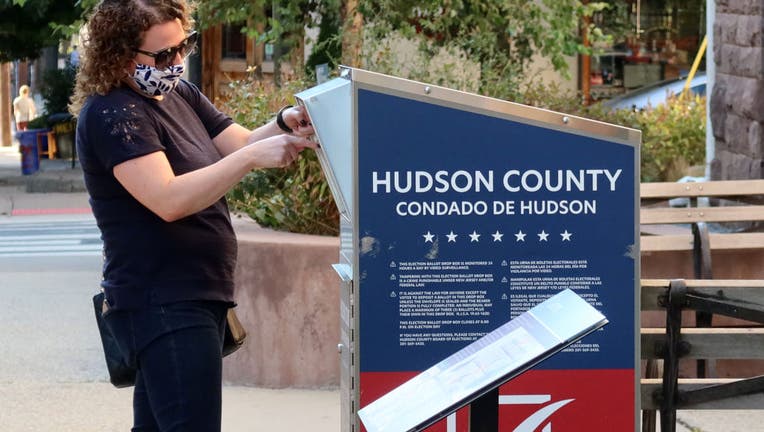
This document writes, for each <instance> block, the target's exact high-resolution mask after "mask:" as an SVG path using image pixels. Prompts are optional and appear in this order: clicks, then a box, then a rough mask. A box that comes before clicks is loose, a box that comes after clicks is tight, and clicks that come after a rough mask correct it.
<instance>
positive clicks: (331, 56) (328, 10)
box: [305, 2, 342, 77]
mask: <svg viewBox="0 0 764 432" xmlns="http://www.w3.org/2000/svg"><path fill="white" fill-rule="evenodd" d="M329 3H336V4H324V5H322V9H321V10H320V13H321V23H320V24H319V26H318V29H319V32H318V38H317V40H316V44H315V46H313V51H312V52H311V54H310V56H309V57H308V60H307V61H306V62H305V71H306V72H307V74H308V76H311V77H312V76H314V75H315V73H316V66H318V65H320V64H323V63H326V64H328V65H329V70H333V69H334V68H335V67H336V66H337V65H338V64H339V62H340V57H341V56H342V40H341V36H340V27H341V25H342V22H341V19H340V10H339V3H338V2H329Z"/></svg>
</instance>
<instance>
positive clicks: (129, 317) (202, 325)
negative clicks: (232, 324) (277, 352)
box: [104, 301, 228, 432]
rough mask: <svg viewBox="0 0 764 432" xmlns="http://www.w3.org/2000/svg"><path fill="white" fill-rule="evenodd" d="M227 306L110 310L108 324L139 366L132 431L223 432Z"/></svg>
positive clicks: (202, 303)
mask: <svg viewBox="0 0 764 432" xmlns="http://www.w3.org/2000/svg"><path fill="white" fill-rule="evenodd" d="M227 309H228V305H227V304H226V303H223V302H214V301H190V302H180V303H173V304H170V305H164V306H151V307H148V308H146V309H141V310H135V311H110V312H107V313H106V315H104V319H105V322H106V324H107V325H108V326H109V328H110V330H111V331H112V333H113V334H114V336H115V338H116V339H117V341H118V343H119V345H120V350H121V351H122V353H123V354H124V355H125V357H126V358H127V359H128V362H129V363H130V364H132V365H135V366H137V368H138V375H137V376H136V383H135V391H134V393H133V418H134V420H133V421H134V426H133V429H132V431H133V432H144V431H162V432H170V431H173V432H178V431H183V432H219V431H220V419H221V405H222V365H223V361H222V348H223V332H224V330H225V327H224V326H225V317H226V311H227Z"/></svg>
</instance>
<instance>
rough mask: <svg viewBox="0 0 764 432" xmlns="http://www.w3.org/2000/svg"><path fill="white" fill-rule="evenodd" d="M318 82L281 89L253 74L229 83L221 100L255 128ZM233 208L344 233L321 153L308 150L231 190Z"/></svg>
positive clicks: (266, 219) (283, 225) (281, 224)
mask: <svg viewBox="0 0 764 432" xmlns="http://www.w3.org/2000/svg"><path fill="white" fill-rule="evenodd" d="M312 85H314V84H313V83H309V82H307V81H304V80H302V79H293V80H291V81H288V82H286V83H284V84H283V85H282V87H280V88H279V87H276V86H274V85H272V84H270V83H266V82H263V81H260V80H256V79H254V78H249V79H246V80H242V81H236V82H233V83H231V84H229V86H228V91H227V93H226V96H224V97H222V98H221V99H220V100H219V101H218V104H217V105H218V106H220V107H221V109H223V111H225V112H226V113H227V114H228V115H230V116H231V118H233V120H234V121H236V122H237V123H239V124H241V125H243V126H245V127H249V128H256V127H258V126H260V125H263V124H265V123H267V122H268V121H270V120H271V119H273V117H274V116H275V115H276V113H277V112H278V110H279V109H280V108H281V107H283V106H284V105H291V104H293V103H294V101H293V100H292V95H293V94H295V93H298V92H299V91H301V90H303V89H305V88H308V87H310V86H312ZM228 201H229V204H230V205H231V206H232V208H233V209H234V210H237V211H241V212H243V213H246V214H247V215H249V216H250V217H251V218H253V219H254V220H255V221H257V223H259V224H260V225H262V226H265V227H270V228H273V229H276V230H281V231H289V232H297V233H305V234H321V235H338V234H339V211H338V210H337V206H336V205H335V203H334V199H333V198H332V194H331V191H330V189H329V186H328V184H327V182H326V180H325V179H324V175H323V172H322V171H321V165H320V163H319V162H318V159H317V158H316V154H315V153H314V152H312V151H310V150H306V151H304V152H303V153H302V155H301V156H300V157H299V158H298V159H297V161H295V163H293V164H292V165H290V166H289V167H288V168H286V169H281V168H278V169H276V168H274V169H263V170H256V171H253V172H251V173H250V174H248V175H247V176H246V177H245V178H244V179H243V180H242V181H241V182H240V183H239V184H238V185H237V186H236V187H235V188H233V189H232V190H231V191H230V192H229V193H228Z"/></svg>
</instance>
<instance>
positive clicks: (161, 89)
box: [131, 63, 185, 96]
mask: <svg viewBox="0 0 764 432" xmlns="http://www.w3.org/2000/svg"><path fill="white" fill-rule="evenodd" d="M184 70H185V67H184V66H183V64H182V63H181V64H177V65H172V66H168V67H167V69H164V70H159V69H157V68H155V67H154V66H147V65H144V64H136V65H135V72H133V76H132V77H131V78H132V79H133V81H135V84H137V85H138V88H139V89H141V91H142V92H144V93H146V94H147V95H148V96H164V95H166V94H168V93H170V92H171V91H173V90H174V89H175V86H177V85H178V81H179V80H180V76H181V75H182V74H183V71H184Z"/></svg>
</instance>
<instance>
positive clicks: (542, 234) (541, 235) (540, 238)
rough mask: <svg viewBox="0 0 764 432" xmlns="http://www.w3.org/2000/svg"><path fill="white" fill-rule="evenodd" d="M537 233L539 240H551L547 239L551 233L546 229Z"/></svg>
mask: <svg viewBox="0 0 764 432" xmlns="http://www.w3.org/2000/svg"><path fill="white" fill-rule="evenodd" d="M536 235H538V236H539V241H549V240H547V237H549V234H547V233H546V231H544V230H541V232H540V233H538V234H536Z"/></svg>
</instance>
